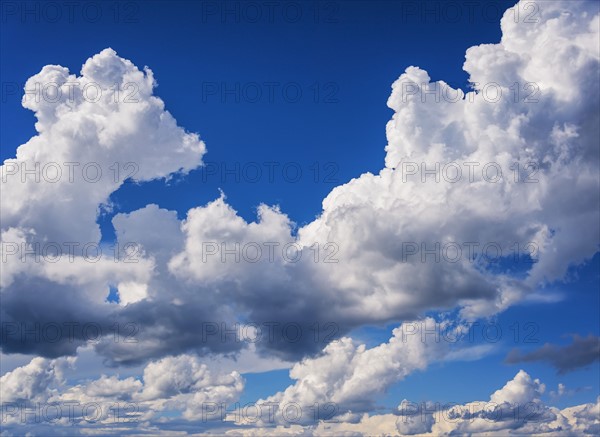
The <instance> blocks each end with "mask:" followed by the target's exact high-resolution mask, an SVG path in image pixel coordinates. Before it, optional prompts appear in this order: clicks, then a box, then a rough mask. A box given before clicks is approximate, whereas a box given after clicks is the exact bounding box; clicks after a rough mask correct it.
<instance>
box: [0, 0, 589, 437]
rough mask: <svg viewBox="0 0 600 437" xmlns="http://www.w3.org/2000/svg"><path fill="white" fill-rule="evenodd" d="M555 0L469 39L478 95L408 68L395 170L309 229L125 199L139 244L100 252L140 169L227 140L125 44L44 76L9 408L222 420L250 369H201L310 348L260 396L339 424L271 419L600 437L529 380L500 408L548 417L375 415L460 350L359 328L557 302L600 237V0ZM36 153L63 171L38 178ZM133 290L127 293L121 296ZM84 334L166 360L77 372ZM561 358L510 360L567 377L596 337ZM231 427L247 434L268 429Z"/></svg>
mask: <svg viewBox="0 0 600 437" xmlns="http://www.w3.org/2000/svg"><path fill="white" fill-rule="evenodd" d="M539 6H540V7H539V14H538V16H537V21H536V22H524V21H523V20H514V19H513V17H514V14H513V13H512V12H511V11H510V10H509V11H507V12H506V14H505V16H504V17H503V19H502V21H501V26H502V39H501V41H500V42H499V43H498V44H484V45H480V46H475V47H471V48H470V49H468V50H467V53H466V58H465V62H464V69H465V71H466V72H467V73H468V74H469V80H470V82H471V84H472V90H471V91H469V92H467V93H465V92H463V91H462V90H455V89H452V88H451V87H450V86H449V85H447V84H446V83H444V82H442V81H438V82H432V81H431V79H430V77H429V75H428V73H427V72H426V71H424V70H422V69H420V68H418V67H414V66H411V67H408V68H407V69H406V71H405V72H404V73H403V74H402V75H401V76H400V77H399V78H398V79H397V80H396V81H395V82H394V83H393V85H392V92H391V95H390V97H389V99H388V102H387V103H388V106H389V107H390V108H391V109H392V110H393V111H394V115H393V117H392V119H391V120H390V121H389V122H388V124H387V127H386V134H387V140H388V144H387V146H386V156H385V164H384V167H383V168H382V170H381V171H380V172H379V173H378V174H371V173H365V174H362V175H360V176H357V177H356V178H355V179H352V180H351V181H349V182H348V183H346V184H343V185H340V186H338V187H336V188H334V189H333V190H332V191H331V193H329V195H328V196H327V197H326V198H325V199H324V200H323V210H322V213H321V214H320V215H319V217H317V218H316V219H315V220H314V221H313V222H311V223H309V224H307V225H305V226H302V227H299V228H298V227H297V226H296V225H295V223H294V222H293V221H292V219H291V218H290V217H288V216H287V215H286V214H285V211H281V210H280V209H279V207H277V206H269V205H260V206H258V209H257V220H256V221H255V222H250V223H249V222H247V221H246V220H244V219H243V218H241V217H240V216H239V215H238V214H237V212H236V211H235V209H234V208H233V206H232V205H230V204H228V203H227V199H226V195H225V194H224V195H222V196H221V197H220V198H218V199H215V200H214V201H211V202H209V203H208V204H206V205H202V206H197V207H195V208H192V209H190V210H189V211H188V212H187V215H186V217H185V218H184V219H183V220H179V219H178V217H177V214H176V212H174V211H169V210H166V209H163V208H160V206H158V205H155V204H150V205H147V206H146V207H144V208H142V209H139V210H136V211H132V212H130V213H120V214H116V215H115V216H114V218H113V220H112V223H113V225H114V228H115V232H116V237H117V241H116V243H117V245H118V247H117V248H116V249H110V248H109V247H108V245H106V244H104V243H102V244H101V241H102V240H101V237H102V235H101V232H100V228H99V226H98V224H97V218H98V215H99V214H100V212H101V211H103V210H105V209H110V208H111V206H110V205H109V204H108V203H109V198H110V195H111V194H112V193H114V192H115V191H117V190H118V189H119V187H121V186H122V185H123V183H124V182H125V181H126V180H132V181H134V182H144V181H150V180H154V179H163V178H165V179H166V178H169V177H172V176H173V175H174V174H176V173H183V174H185V173H187V172H189V171H190V170H192V169H195V168H197V167H198V166H200V165H202V157H203V154H204V153H205V146H204V143H203V142H202V141H201V140H200V139H199V136H198V135H197V134H195V133H188V132H186V131H185V130H184V129H183V128H182V127H180V126H178V125H177V123H176V121H175V120H174V118H173V117H172V116H171V115H170V114H169V112H168V111H166V110H165V107H164V103H163V102H162V101H161V99H159V98H158V97H156V96H154V95H153V89H154V87H155V86H156V83H155V81H154V77H153V74H152V71H151V70H150V69H149V68H147V67H146V68H144V69H143V71H141V70H139V69H138V68H137V67H136V66H134V65H133V64H132V63H131V62H130V61H128V60H126V59H123V58H121V57H119V56H118V55H117V53H116V52H115V51H114V50H112V49H105V50H103V51H102V52H100V53H99V54H97V55H95V56H93V57H92V58H90V59H88V60H87V61H86V63H85V64H84V65H83V67H82V69H81V72H80V75H79V76H77V75H76V74H73V73H71V72H70V71H69V70H68V69H66V68H64V67H61V66H57V65H48V66H45V67H44V68H42V70H41V71H40V73H38V74H37V75H35V76H33V77H31V78H30V79H29V80H28V81H27V84H26V86H25V97H24V98H23V106H24V107H25V108H28V109H30V110H32V111H33V112H34V113H35V116H36V118H37V123H36V130H37V132H38V133H37V135H36V136H34V137H33V138H31V139H30V140H29V141H28V142H27V143H25V144H23V145H21V146H20V147H19V148H18V149H17V154H16V157H15V158H14V159H8V160H6V161H5V162H4V164H3V165H2V167H1V169H0V176H1V178H2V193H3V195H2V197H1V200H0V202H1V209H2V229H1V234H2V248H1V249H2V254H1V256H2V258H3V259H2V279H1V284H0V285H1V287H2V288H1V293H2V308H1V309H0V312H1V318H2V321H3V326H2V330H3V332H2V338H1V340H0V341H1V345H2V351H3V353H5V354H6V353H17V352H18V353H26V354H32V355H37V356H39V357H38V358H35V359H34V360H32V361H31V363H29V364H28V365H26V366H23V367H19V368H18V369H15V370H14V371H12V372H10V373H7V374H6V375H4V376H3V377H2V385H3V387H2V393H3V400H5V399H6V400H8V401H9V402H22V401H23V402H34V401H35V400H36V399H42V400H43V402H47V401H49V400H50V399H55V400H59V401H61V402H63V401H65V400H68V399H79V400H82V402H83V400H85V402H94V401H95V400H96V399H100V398H102V399H106V398H110V397H114V396H124V398H123V399H124V400H125V401H127V402H130V401H131V402H135V403H136V405H138V406H141V407H140V409H139V410H136V411H135V412H128V413H127V414H126V417H127V418H128V419H131V420H130V421H129V422H127V425H126V427H133V426H134V425H132V423H133V422H135V424H137V425H140V426H142V427H145V428H146V429H150V430H155V431H157V432H158V430H160V429H162V427H163V426H166V425H167V424H171V425H173V428H172V429H173V430H185V429H187V428H185V426H186V425H185V424H186V423H187V424H189V423H193V424H196V425H197V424H198V423H199V422H197V421H199V420H200V421H201V423H203V426H204V425H205V426H208V427H210V426H217V425H214V423H215V420H213V419H214V417H213V416H218V415H219V413H218V412H220V410H219V409H216V410H214V411H213V410H212V407H211V409H210V411H208V410H207V409H206V408H205V407H206V405H207V404H210V405H211V406H212V405H213V404H221V403H223V404H227V405H228V404H230V403H232V402H235V400H236V399H238V397H239V396H240V393H241V392H242V389H243V381H242V379H241V377H240V375H239V373H235V372H232V373H228V372H223V373H215V372H211V371H210V370H209V369H208V368H206V367H205V366H204V363H203V361H202V360H203V359H208V358H209V357H211V356H223V355H226V356H228V357H230V356H236V354H244V353H248V351H251V353H252V354H255V356H256V357H260V358H261V359H270V360H273V363H275V362H277V363H281V362H283V361H285V362H288V363H291V362H296V364H294V365H293V367H292V369H291V372H290V376H291V378H292V379H293V380H294V381H295V383H294V384H293V385H291V386H290V387H288V388H287V389H286V390H284V391H282V392H278V393H275V394H273V395H272V396H270V397H268V398H266V399H263V400H261V401H260V402H263V403H265V404H267V403H276V404H279V405H281V404H282V403H283V404H285V403H292V402H293V403H296V404H298V405H301V406H304V407H306V406H309V405H313V404H314V403H315V402H318V403H321V404H322V403H327V402H333V403H335V405H336V408H337V409H336V410H335V414H334V416H336V417H337V418H338V419H339V423H337V424H334V423H330V422H329V421H325V420H323V418H324V417H325V416H327V415H329V414H330V413H331V411H327V412H324V413H323V414H321V412H319V413H318V414H317V415H316V416H317V422H315V420H314V419H315V417H314V414H312V413H311V415H310V417H309V415H306V414H302V415H301V420H299V421H298V423H294V424H293V426H289V425H290V423H289V421H286V420H285V417H283V414H284V413H283V411H281V410H278V409H277V408H276V409H275V411H274V418H273V420H270V421H266V422H265V419H264V417H262V416H261V417H260V420H259V421H258V423H259V424H262V425H267V424H268V425H272V426H271V428H270V429H271V431H273V432H275V433H278V432H279V433H283V432H284V431H285V432H292V433H304V432H310V433H315V434H328V433H335V434H338V435H339V433H360V432H366V431H367V430H370V432H381V433H388V432H390V433H398V432H401V433H405V434H431V435H440V434H443V433H448V434H450V433H460V434H463V433H471V432H490V433H494V432H497V433H498V434H499V435H504V434H503V433H506V432H507V431H510V430H518V431H519V432H524V431H527V432H530V431H531V432H551V433H558V434H560V432H566V433H569V432H572V433H593V432H598V430H599V425H598V420H597V415H596V416H595V415H594V414H595V413H596V412H597V409H598V404H596V405H582V406H579V407H573V408H571V409H563V410H558V409H556V408H553V407H547V406H545V405H543V404H542V403H541V401H540V395H541V393H542V392H543V388H542V385H541V384H540V383H539V381H537V380H532V379H531V378H530V377H529V375H527V374H526V373H525V372H519V373H518V374H517V376H516V377H515V379H514V380H512V381H510V382H508V383H507V385H506V386H505V387H504V388H502V389H501V390H499V391H498V392H496V393H494V394H493V395H492V397H491V398H490V401H491V402H494V403H497V404H500V405H501V411H502V412H504V413H505V414H506V415H507V416H504V417H508V416H510V415H511V414H514V413H515V410H514V408H515V407H514V404H520V403H532V404H533V405H534V406H535V408H538V407H539V411H538V410H536V414H535V417H536V418H538V419H539V420H537V421H536V422H535V423H531V421H524V422H523V421H522V422H516V421H514V420H511V419H502V420H491V421H490V420H488V419H489V417H487V414H488V413H486V412H485V411H484V410H482V409H479V410H478V409H476V408H475V407H474V406H473V405H472V404H465V405H457V406H454V407H452V408H450V409H448V410H447V413H448V414H450V415H451V416H452V417H453V418H455V419H456V420H455V421H444V420H441V421H440V420H438V418H436V417H429V416H426V417H425V420H424V421H423V420H421V419H422V417H421V416H420V415H419V417H418V418H417V417H416V416H414V415H412V416H411V415H409V414H404V415H402V414H401V410H402V409H400V410H399V411H398V412H395V413H394V414H390V415H384V416H382V415H379V416H378V415H372V416H369V411H371V410H372V409H373V408H374V405H375V401H376V396H377V395H379V394H382V393H384V392H385V391H386V390H387V388H388V387H389V386H391V385H392V384H393V383H395V382H397V381H399V380H401V379H403V378H404V377H405V376H407V375H408V374H410V373H412V372H414V371H417V370H422V369H425V368H426V367H427V365H428V364H430V363H432V362H435V361H438V360H441V359H444V358H445V357H447V355H448V353H449V351H448V350H446V349H445V348H446V347H447V345H442V346H440V344H437V343H436V344H426V342H420V341H401V340H399V337H398V336H399V334H400V332H401V327H402V325H400V327H399V328H397V330H395V331H394V334H393V336H392V338H391V339H390V340H389V342H387V343H384V344H381V345H380V346H377V347H374V348H371V349H366V347H365V346H364V345H359V344H357V342H356V341H354V340H352V339H351V338H349V337H348V336H347V335H348V333H349V332H351V331H352V330H353V329H355V328H359V327H362V326H365V325H373V324H377V325H382V324H387V323H399V324H400V323H402V322H404V323H407V321H412V320H428V319H424V317H425V316H426V315H430V314H431V313H433V312H438V311H455V312H456V313H457V314H458V315H459V318H458V320H456V321H454V322H453V323H455V324H456V325H460V324H462V323H465V322H468V321H474V320H477V319H479V318H485V317H490V316H493V315H495V314H498V313H499V312H502V311H504V310H506V309H507V308H509V307H511V306H513V305H516V304H518V303H519V302H522V301H524V300H526V299H531V298H542V299H543V298H544V296H546V295H547V293H548V288H549V287H548V285H549V284H559V285H560V282H561V281H562V280H564V279H565V275H566V274H567V272H568V269H569V268H570V267H572V266H577V265H581V264H582V263H585V262H586V261H587V260H589V259H591V257H593V256H594V255H595V254H596V253H597V252H598V250H599V242H600V234H599V232H600V230H599V228H598V222H599V221H600V210H599V199H598V197H597V190H598V185H599V183H600V175H599V171H598V168H599V167H600V155H599V148H598V138H599V136H600V132H599V125H600V119H599V117H600V113H599V111H598V107H597V105H598V99H599V97H600V93H599V83H598V80H597V77H598V69H599V61H600V48H599V44H600V43H599V40H600V39H599V36H600V35H599V34H600V31H599V26H600V21H599V20H600V18H599V15H598V8H597V5H596V4H595V2H593V1H552V2H543V3H540V4H539ZM515 8H523V5H522V4H518V5H516V6H515ZM567 65H568V66H569V67H568V68H565V66H567ZM48 84H55V86H53V87H48V86H47V85H48ZM515 84H516V88H515ZM57 87H58V88H57ZM58 89H60V92H58V91H57V90H58ZM515 89H518V90H519V94H518V95H516V94H515ZM44 93H45V94H44ZM53 93H54V94H53ZM212 147H218V144H215V145H213V146H212ZM36 166H38V167H39V168H40V171H42V169H46V170H45V171H48V172H49V173H44V172H43V171H42V173H41V175H42V178H41V179H42V180H40V181H36V180H35V177H34V176H32V175H31V174H29V175H25V176H24V174H25V173H24V169H26V170H31V169H34V171H35V169H36V168H38V167H36ZM57 168H59V169H61V170H60V171H62V173H61V175H60V176H57V174H58V173H56V172H57V171H58V170H56V169H57ZM458 172H460V173H458ZM50 179H51V180H52V181H50ZM574 192H576V193H577V195H576V196H574V195H573V193H574ZM582 229H585V230H586V232H581V230H582ZM130 243H133V244H130ZM315 248H318V251H317V250H316V249H315ZM515 256H517V257H519V258H520V259H526V260H527V261H531V258H533V259H534V260H535V261H536V262H534V263H529V264H526V268H525V269H524V272H520V273H519V274H515V273H514V272H511V271H505V270H502V269H501V268H499V267H496V266H497V265H501V263H496V264H494V263H490V262H489V261H490V258H496V259H497V260H500V259H502V258H510V259H512V258H513V257H515ZM237 257H239V258H241V259H239V260H238V259H237ZM111 290H113V293H114V294H115V295H116V297H117V298H116V299H112V301H108V300H107V296H108V295H109V293H110V292H111ZM315 326H317V327H318V329H317V330H316V331H315ZM56 329H58V330H59V332H58V334H56ZM32 332H33V334H32ZM298 333H300V335H297V334H298ZM240 336H241V337H242V340H241V341H240V339H239V337H240ZM249 337H252V338H254V339H255V340H257V341H250V340H249ZM292 337H293V340H292V339H291V338H292ZM333 340H336V341H333ZM577 341H579V340H576V342H577ZM581 341H585V339H582V340H581ZM85 345H92V346H93V347H94V349H95V351H96V353H98V354H99V355H100V356H102V357H103V358H104V359H106V363H107V364H108V365H111V366H118V365H122V364H137V365H145V366H146V367H145V370H144V374H143V378H141V379H135V378H133V377H131V378H125V379H119V378H118V377H117V376H103V377H102V378H100V379H98V380H95V381H87V382H85V383H81V384H79V385H70V384H69V383H68V382H65V381H64V377H63V374H64V370H63V369H64V368H65V366H67V367H68V365H71V364H72V362H71V361H69V360H70V358H67V357H69V356H75V355H76V354H77V349H78V348H79V347H82V346H85ZM561 353H563V351H561V350H558V349H556V348H553V347H552V346H545V347H544V348H542V349H540V350H538V351H534V352H532V353H529V354H526V355H522V356H521V355H518V356H515V355H511V358H510V360H511V361H513V362H517V361H518V362H522V361H532V360H546V361H549V362H550V363H552V364H553V365H555V366H556V367H557V368H558V369H559V370H561V371H568V370H571V369H572V368H575V367H578V366H580V365H584V364H585V363H588V362H590V359H589V357H587V355H586V354H587V352H585V353H584V354H583V355H585V357H584V356H583V355H582V356H579V355H578V357H579V358H577V357H575V358H574V361H573V362H571V361H570V360H562V359H560V358H557V355H560V354H561ZM240 365H242V364H240ZM290 365H291V364H290ZM242 373H243V372H242ZM172 411H177V412H178V413H177V414H175V415H174V416H173V415H172V414H171V413H170V412H172ZM163 412H167V413H168V414H162V413H163ZM78 414H80V415H81V414H84V412H80V413H78ZM102 414H103V415H102V420H105V419H106V417H107V416H105V414H108V413H107V412H105V411H104V412H103V413H102ZM207 414H208V416H210V417H208V418H207V417H206V415H207ZM84 415H85V414H84ZM413 416H414V417H413ZM430 416H431V415H430ZM311 417H312V419H311ZM401 417H408V419H407V421H406V422H404V421H403V420H400V422H398V419H399V418H401ZM204 419H210V420H204ZM318 419H321V422H320V423H319V421H318ZM17 421H18V420H17ZM217 422H218V421H217ZM225 422H226V423H227V426H231V430H229V431H231V432H238V431H239V432H243V431H244V430H245V429H246V428H248V427H250V425H255V424H254V423H253V424H249V423H247V421H243V420H235V419H231V417H229V416H228V418H227V420H226V421H225ZM236 423H237V425H236ZM104 425H105V423H104V422H102V421H101V422H99V425H98V426H104ZM121 425H123V424H122V423H121ZM137 425H136V426H137ZM123 426H125V425H123ZM236 426H237V428H236ZM274 427H275V428H274ZM119 429H120V428H119ZM389 430H391V431H389ZM123 432H124V431H123ZM265 432H266V430H265Z"/></svg>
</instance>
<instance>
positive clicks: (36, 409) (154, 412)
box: [1, 355, 244, 431]
mask: <svg viewBox="0 0 600 437" xmlns="http://www.w3.org/2000/svg"><path fill="white" fill-rule="evenodd" d="M74 362H75V358H68V359H63V358H61V359H59V360H47V359H44V358H39V357H37V358H34V359H32V360H31V362H30V363H28V364H26V365H24V366H21V367H18V368H16V369H14V370H13V371H11V372H8V373H6V374H5V375H3V376H2V379H1V382H2V393H1V394H2V402H3V405H2V407H3V423H6V424H8V425H17V426H18V425H25V424H30V423H40V422H49V423H50V424H52V422H53V421H54V422H55V423H54V424H55V425H58V428H57V429H58V430H60V427H61V426H64V425H71V426H72V425H73V424H77V426H78V427H81V429H78V431H82V430H84V429H86V428H90V431H91V428H94V427H95V426H102V425H108V424H112V425H115V424H122V425H126V426H128V427H129V428H135V427H146V426H149V424H150V423H151V422H153V421H155V422H156V423H160V422H161V421H164V418H163V416H162V415H163V413H164V414H166V415H167V417H170V418H178V417H179V418H182V419H183V420H186V421H196V420H197V421H199V423H200V422H201V421H202V420H204V422H206V421H208V420H211V421H213V420H215V419H218V418H220V417H221V413H220V411H219V410H215V411H216V413H215V412H213V414H212V415H208V414H207V413H206V412H207V411H210V410H211V409H212V405H219V406H228V405H229V404H231V403H233V402H235V401H237V400H238V398H239V395H240V394H241V392H242V391H243V388H244V380H243V379H242V377H241V376H240V374H239V373H238V372H235V371H233V372H230V373H224V372H219V371H211V370H209V369H208V367H207V366H206V365H205V364H201V363H200V361H199V359H198V357H197V356H191V355H180V356H176V357H167V358H164V359H162V360H159V361H156V362H150V363H149V364H148V365H147V366H146V368H145V369H144V372H143V378H142V380H138V379H136V378H133V377H128V378H124V379H120V378H119V376H118V375H111V376H106V375H102V376H101V377H100V378H99V379H95V380H91V381H89V380H88V381H83V382H82V383H80V384H76V385H69V384H67V381H66V376H67V366H71V367H72V366H73V365H74ZM208 405H210V407H211V408H208V407H207V406H208ZM56 406H58V407H59V408H57V407H56ZM92 407H93V410H94V411H91V410H92ZM50 410H52V413H49V411H50ZM90 417H93V420H92V419H91V418H90ZM46 424H48V423H46Z"/></svg>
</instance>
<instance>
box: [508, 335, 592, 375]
mask: <svg viewBox="0 0 600 437" xmlns="http://www.w3.org/2000/svg"><path fill="white" fill-rule="evenodd" d="M598 360H600V338H599V337H597V336H593V335H588V336H587V337H581V336H579V335H574V336H573V342H572V343H571V344H569V345H567V346H562V347H561V346H557V345H555V344H550V343H546V344H545V345H544V346H542V347H541V348H539V349H536V350H534V351H531V352H527V353H521V352H519V351H518V350H517V349H514V350H512V351H511V352H510V353H509V354H508V355H507V357H506V360H505V361H506V362H507V363H510V364H515V363H528V362H534V361H545V362H548V363H550V364H551V365H552V366H553V367H555V368H556V370H557V371H558V373H561V374H564V373H567V372H571V371H573V370H576V369H579V368H581V367H585V366H589V365H590V364H592V363H594V362H596V361H598Z"/></svg>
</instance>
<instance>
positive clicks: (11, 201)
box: [0, 49, 205, 243]
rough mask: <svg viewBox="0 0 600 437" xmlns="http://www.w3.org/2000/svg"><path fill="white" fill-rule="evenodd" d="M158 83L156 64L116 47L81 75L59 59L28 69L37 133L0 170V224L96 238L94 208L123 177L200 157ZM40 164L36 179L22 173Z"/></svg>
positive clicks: (185, 166) (27, 99)
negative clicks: (144, 64)
mask: <svg viewBox="0 0 600 437" xmlns="http://www.w3.org/2000/svg"><path fill="white" fill-rule="evenodd" d="M155 86H156V83H155V81H154V76H153V74H152V71H151V70H150V69H148V68H146V69H145V70H144V71H140V70H139V69H138V68H137V67H136V66H135V65H133V64H132V63H131V62H130V61H128V60H126V59H123V58H121V57H119V56H117V54H116V53H115V51H114V50H112V49H105V50H103V51H102V52H100V53H98V54H97V55H95V56H93V57H92V58H90V59H88V60H87V62H86V63H85V64H84V65H83V67H82V69H81V75H80V76H76V75H75V74H71V73H70V72H69V70H68V69H67V68H64V67H61V66H58V65H48V66H46V67H44V68H43V69H42V71H41V72H40V73H38V74H36V75H35V76H32V77H31V78H30V79H29V80H28V81H27V83H26V85H25V96H24V97H23V106H24V107H25V108H28V109H31V110H32V111H34V113H35V116H36V118H37V119H38V122H37V123H36V130H37V131H38V135H36V136H35V137H33V138H32V139H31V140H29V141H28V142H27V143H25V144H23V145H21V146H19V148H18V149H17V156H16V158H15V159H8V160H6V161H5V162H4V165H3V166H2V168H1V170H0V173H1V175H2V183H3V191H4V195H3V196H2V210H3V225H2V226H3V228H5V227H21V228H23V229H34V230H35V232H36V235H37V238H39V239H40V241H53V242H59V243H62V242H69V241H80V242H86V243H88V242H97V241H99V239H100V238H99V237H100V231H99V228H98V226H97V225H96V217H97V215H98V208H99V206H100V205H101V204H104V203H106V202H107V201H108V197H109V196H110V194H111V193H112V192H114V191H116V190H117V189H118V188H119V187H120V186H121V185H122V184H123V182H124V180H125V178H126V177H127V176H129V175H131V177H132V178H133V180H135V181H148V180H151V179H157V178H164V177H167V176H169V175H170V174H171V173H174V172H178V171H184V172H187V171H189V170H191V169H193V168H196V167H197V166H198V165H200V164H201V158H202V155H203V154H204V152H205V146H204V143H203V142H202V141H200V140H199V138H198V136H197V135H196V134H190V133H186V132H185V131H184V130H183V129H182V128H181V127H179V126H177V124H176V122H175V120H174V118H173V117H172V116H171V114H170V113H169V112H168V111H166V110H165V107H164V103H163V102H162V100H161V99H159V98H158V97H155V96H153V95H152V92H153V88H154V87H155ZM59 90H60V91H59ZM50 163H56V164H58V168H59V170H58V171H59V172H60V173H56V171H57V170H56V166H53V165H51V166H49V167H46V166H48V165H49V164H50ZM67 163H73V164H70V165H69V164H67ZM115 163H117V164H118V165H117V167H118V170H119V171H117V167H114V164H115ZM130 163H131V164H130ZM128 164H129V166H128ZM36 165H38V166H39V167H40V170H39V171H38V172H37V177H38V181H36V179H35V177H36V175H31V174H30V175H25V172H24V170H25V169H27V170H34V169H35V168H36ZM86 166H87V167H86ZM44 168H46V171H44ZM84 168H86V170H85V171H84ZM98 169H99V171H100V172H101V175H100V173H98V175H97V173H96V171H97V170H98ZM13 173H15V174H13ZM57 176H59V177H57ZM23 178H24V179H25V181H24V182H23ZM55 179H56V180H55ZM96 179H98V180H97V181H96Z"/></svg>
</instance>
